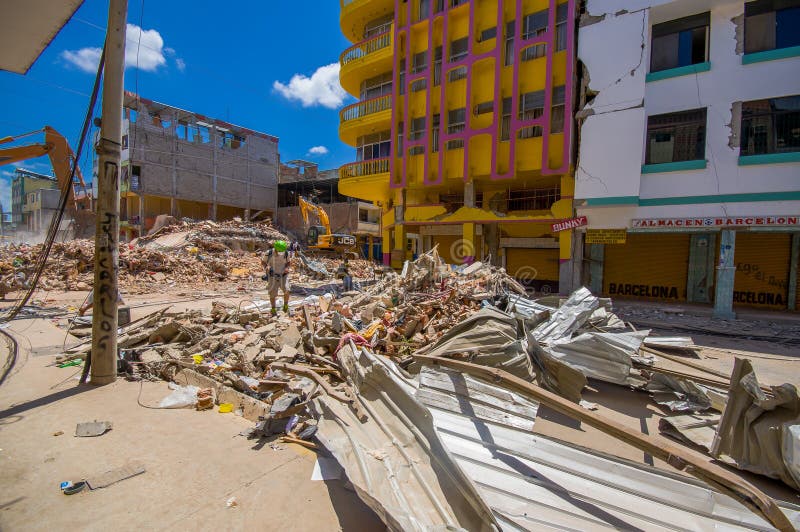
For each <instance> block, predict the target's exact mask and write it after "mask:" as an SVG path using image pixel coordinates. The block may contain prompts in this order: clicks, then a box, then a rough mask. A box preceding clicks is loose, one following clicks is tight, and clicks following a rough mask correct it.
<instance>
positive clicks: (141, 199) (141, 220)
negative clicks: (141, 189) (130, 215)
mask: <svg viewBox="0 0 800 532" xmlns="http://www.w3.org/2000/svg"><path fill="white" fill-rule="evenodd" d="M139 236H144V194H139Z"/></svg>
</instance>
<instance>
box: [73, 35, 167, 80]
mask: <svg viewBox="0 0 800 532" xmlns="http://www.w3.org/2000/svg"><path fill="white" fill-rule="evenodd" d="M101 52H102V50H101V49H100V48H92V47H89V48H81V49H80V50H74V51H73V50H64V51H63V52H61V58H62V59H64V60H65V61H67V62H68V63H71V64H72V65H74V66H76V67H78V68H79V69H80V70H83V71H84V72H90V73H93V72H96V71H97V64H98V63H99V62H100V54H101ZM164 53H170V54H174V53H175V50H173V49H172V48H164V39H163V38H162V37H161V34H160V33H158V31H157V30H142V28H140V27H139V26H137V25H135V24H128V28H127V33H126V38H125V67H126V68H128V67H134V68H137V67H138V68H139V69H140V70H145V71H147V72H154V71H156V70H158V68H159V67H161V66H163V65H166V64H167V60H166V58H165V57H164ZM137 57H138V60H137ZM178 68H179V69H180V67H178Z"/></svg>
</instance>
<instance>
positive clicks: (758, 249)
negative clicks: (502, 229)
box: [575, 0, 800, 317]
mask: <svg viewBox="0 0 800 532" xmlns="http://www.w3.org/2000/svg"><path fill="white" fill-rule="evenodd" d="M578 59H579V61H580V64H581V65H580V66H582V68H579V72H580V75H581V76H582V81H583V82H582V84H581V96H582V99H581V103H580V105H581V107H580V110H579V112H578V116H577V118H578V126H579V128H578V135H579V137H578V140H579V142H580V144H579V146H580V147H579V154H578V162H577V165H576V190H575V205H576V210H577V214H578V215H585V216H586V217H587V219H588V226H587V228H586V230H585V232H584V235H583V236H584V242H585V243H586V247H585V250H584V252H585V258H586V259H587V261H586V262H587V264H588V266H587V268H586V271H585V272H584V280H585V282H586V283H587V284H589V285H590V286H591V288H592V289H593V290H594V291H596V292H598V293H605V294H607V295H611V296H614V297H631V298H639V299H650V300H668V301H678V302H689V303H692V302H693V303H699V304H714V306H715V314H716V315H717V316H719V317H731V316H733V314H734V312H735V310H736V308H737V307H739V306H741V307H760V308H766V309H776V310H780V309H789V310H797V309H798V298H799V297H800V289H799V288H798V280H797V277H798V262H800V257H799V253H800V0H756V1H751V2H744V1H733V0H705V1H698V0H678V1H665V0H661V1H658V0H589V1H588V2H587V9H586V13H585V14H584V15H583V17H582V20H581V22H580V27H579V32H578ZM614 229H617V230H619V229H624V230H625V232H624V233H623V235H624V236H620V232H619V231H617V232H616V233H611V232H609V231H603V230H614ZM609 234H616V235H617V236H616V238H614V239H609V238H608V235H609ZM623 241H624V242H623ZM612 242H614V243H612ZM664 294H677V296H676V297H662V296H663V295H664Z"/></svg>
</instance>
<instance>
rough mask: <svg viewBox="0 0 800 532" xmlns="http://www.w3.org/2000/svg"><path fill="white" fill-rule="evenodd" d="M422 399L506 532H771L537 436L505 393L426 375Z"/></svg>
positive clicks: (431, 372) (680, 485)
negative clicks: (605, 531)
mask: <svg viewBox="0 0 800 532" xmlns="http://www.w3.org/2000/svg"><path fill="white" fill-rule="evenodd" d="M448 381H449V383H448ZM409 386H410V385H409ZM417 398H418V399H419V400H420V402H421V403H422V404H424V405H425V406H427V407H428V409H429V410H430V412H431V414H432V417H433V424H434V427H435V429H436V431H437V432H438V433H439V436H440V438H441V440H442V442H443V443H444V445H445V447H446V448H447V450H448V451H449V453H450V454H451V455H452V456H453V457H454V458H455V460H456V462H457V463H458V464H459V465H460V466H461V468H462V469H463V471H464V472H465V473H466V474H467V476H469V477H470V478H471V479H472V481H473V482H474V483H475V485H476V486H477V489H478V491H479V493H480V494H481V495H482V496H483V498H484V499H485V501H486V502H487V504H489V506H490V507H491V508H492V510H493V511H494V512H495V514H496V515H497V519H498V522H499V523H500V524H501V526H502V527H503V529H504V530H551V529H558V530H598V529H626V530H754V529H755V530H771V526H770V525H769V524H768V523H767V522H766V521H764V520H762V519H761V518H760V517H759V516H757V515H756V514H754V513H752V512H751V511H750V510H748V509H747V508H745V507H744V506H742V505H740V504H739V503H738V502H736V501H734V500H733V499H731V498H730V497H728V496H726V495H722V494H720V493H718V492H715V491H714V490H712V489H710V488H708V487H706V486H704V485H703V484H701V483H699V482H697V481H694V480H693V479H689V478H686V477H681V476H679V475H675V474H671V473H669V472H665V471H662V470H659V469H656V468H652V467H645V466H640V465H638V464H635V463H633V462H629V461H627V460H622V459H619V458H615V457H610V456H607V455H603V454H599V453H595V452H592V451H589V450H586V449H582V448H577V447H573V446H571V445H568V444H566V443H563V442H558V441H554V440H551V439H548V438H545V437H542V436H539V435H536V434H533V433H532V432H531V425H532V422H533V417H535V415H536V408H537V406H536V401H532V400H530V399H528V398H526V397H524V396H521V395H520V394H516V393H514V394H510V393H509V392H508V390H505V389H504V388H502V387H500V386H496V385H493V384H491V383H488V382H485V381H480V380H477V379H473V378H471V377H466V376H464V375H463V374H461V373H459V372H455V371H451V370H447V369H444V368H439V367H435V368H434V367H430V366H424V367H423V368H422V371H421V373H420V381H419V391H418V392H417ZM488 405H491V407H492V409H493V410H494V412H493V413H492V414H490V415H487V413H486V412H487V406H488ZM783 509H784V512H785V513H786V514H787V515H788V516H789V518H790V519H791V520H792V522H793V523H794V525H795V526H796V527H797V526H800V513H798V510H800V508H797V507H783Z"/></svg>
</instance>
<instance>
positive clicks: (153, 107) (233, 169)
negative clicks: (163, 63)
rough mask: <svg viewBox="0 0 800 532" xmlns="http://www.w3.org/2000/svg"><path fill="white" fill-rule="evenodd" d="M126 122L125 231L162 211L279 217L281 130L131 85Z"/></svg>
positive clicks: (147, 223) (129, 234)
mask: <svg viewBox="0 0 800 532" xmlns="http://www.w3.org/2000/svg"><path fill="white" fill-rule="evenodd" d="M122 127H123V132H122V167H121V176H120V194H121V202H120V233H121V234H122V235H123V238H127V239H130V238H133V237H136V236H139V235H142V234H146V232H147V231H148V230H149V229H150V228H151V227H152V226H153V224H154V222H155V218H156V217H157V216H158V215H160V214H169V215H172V216H175V217H178V218H182V217H186V218H193V219H198V220H203V219H208V220H227V219H231V218H234V217H236V216H238V217H241V218H245V219H255V218H265V217H274V215H275V211H276V209H277V198H278V194H277V190H278V167H279V164H280V158H279V155H278V138H277V137H274V136H272V135H267V134H265V133H260V132H258V131H253V130H251V129H248V128H244V127H241V126H237V125H234V124H230V123H228V122H225V121H222V120H217V119H214V118H209V117H206V116H204V115H201V114H199V113H196V112H193V111H187V110H184V109H180V108H177V107H173V106H170V105H166V104H162V103H159V102H155V101H152V100H148V99H145V98H141V97H139V96H137V95H136V94H133V93H130V92H126V93H125V100H124V117H123V126H122ZM95 164H97V162H96V161H95ZM94 174H95V175H97V169H96V168H95V172H94ZM94 181H95V183H96V182H97V180H96V179H95V180H94Z"/></svg>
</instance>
